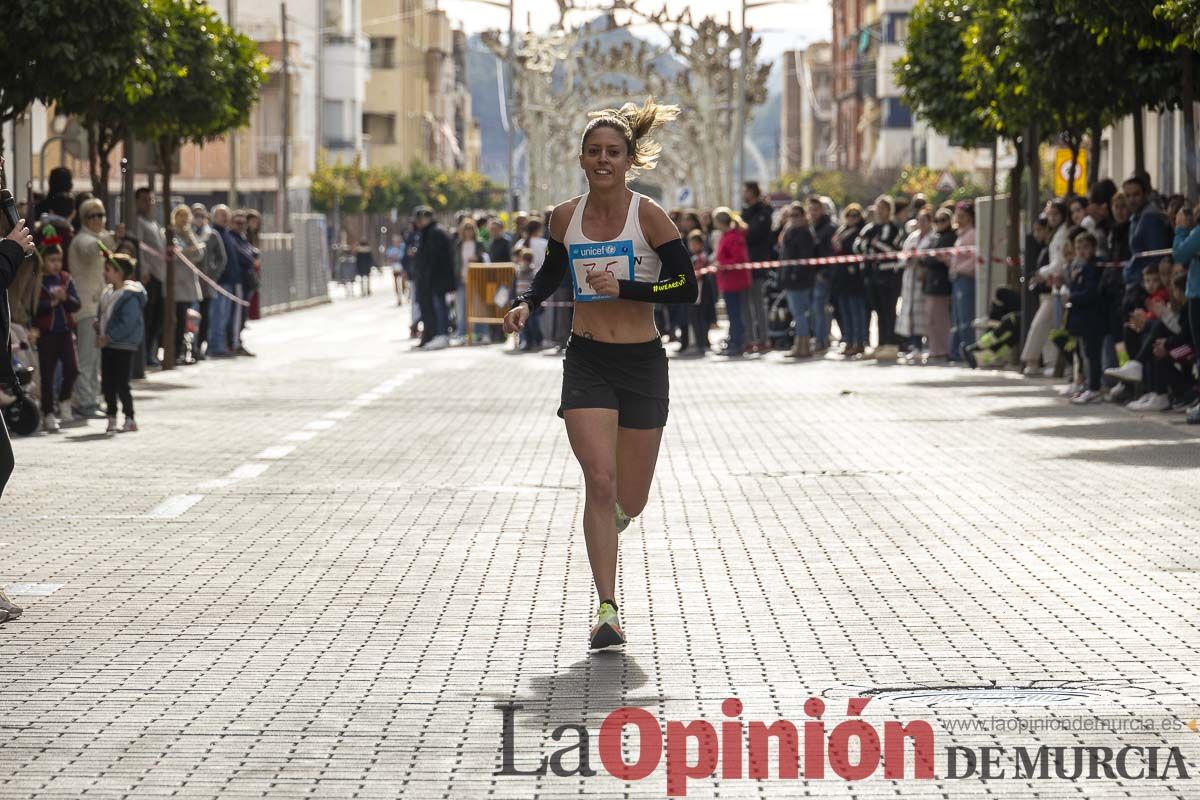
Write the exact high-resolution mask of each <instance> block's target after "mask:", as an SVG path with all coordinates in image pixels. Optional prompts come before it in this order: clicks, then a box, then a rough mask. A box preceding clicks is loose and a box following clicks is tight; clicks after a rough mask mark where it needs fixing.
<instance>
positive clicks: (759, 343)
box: [742, 181, 775, 352]
mask: <svg viewBox="0 0 1200 800" xmlns="http://www.w3.org/2000/svg"><path fill="white" fill-rule="evenodd" d="M742 200H743V201H744V202H745V203H746V206H745V207H744V208H743V209H742V222H745V223H746V251H747V252H748V254H749V256H750V260H751V261H771V260H773V259H774V257H775V254H774V253H773V252H772V251H771V245H772V243H773V240H772V237H771V206H770V204H768V203H767V202H766V201H764V200H763V199H762V190H761V189H759V188H758V183H757V182H756V181H747V182H746V184H745V186H744V188H743V189H742ZM772 272H773V270H769V269H756V270H751V272H750V275H751V277H752V282H751V284H750V289H749V291H747V292H746V304H747V306H749V318H748V319H747V321H746V329H747V340H748V343H749V345H750V347H751V352H766V351H767V350H769V349H770V345H769V344H768V342H767V300H766V297H765V295H764V293H763V287H764V286H766V283H767V279H768V278H770V277H771V273H772Z"/></svg>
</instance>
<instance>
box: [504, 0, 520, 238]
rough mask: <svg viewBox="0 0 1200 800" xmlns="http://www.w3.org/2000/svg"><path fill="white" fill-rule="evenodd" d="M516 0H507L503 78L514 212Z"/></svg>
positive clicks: (513, 208) (510, 197)
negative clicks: (513, 111)
mask: <svg viewBox="0 0 1200 800" xmlns="http://www.w3.org/2000/svg"><path fill="white" fill-rule="evenodd" d="M515 2H516V0H508V54H507V56H506V58H505V63H504V73H505V75H504V79H505V81H506V82H507V84H508V85H507V87H506V88H505V90H504V97H505V100H504V116H505V121H506V122H507V125H505V127H506V128H507V129H508V210H509V211H510V212H512V213H514V214H515V213H516V210H517V192H516V185H515V184H514V183H513V175H514V174H515V172H516V166H515V165H514V164H513V150H514V146H513V113H512V105H513V61H514V60H515V58H516V51H515V48H514V42H513V39H514V35H513V31H514V26H513V5H514V4H515Z"/></svg>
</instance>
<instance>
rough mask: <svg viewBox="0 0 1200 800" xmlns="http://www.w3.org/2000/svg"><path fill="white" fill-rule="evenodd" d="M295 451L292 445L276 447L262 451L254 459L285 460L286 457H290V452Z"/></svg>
mask: <svg viewBox="0 0 1200 800" xmlns="http://www.w3.org/2000/svg"><path fill="white" fill-rule="evenodd" d="M295 449H296V448H295V446H293V445H276V446H274V447H268V448H267V449H265V450H263V451H262V452H261V453H259V454H258V455H256V456H255V458H266V459H275V458H286V457H287V456H289V455H291V453H292V451H293V450H295Z"/></svg>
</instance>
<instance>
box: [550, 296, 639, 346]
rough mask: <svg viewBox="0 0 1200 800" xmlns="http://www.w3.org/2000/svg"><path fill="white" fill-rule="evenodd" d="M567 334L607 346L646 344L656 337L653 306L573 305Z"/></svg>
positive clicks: (622, 303) (618, 302)
mask: <svg viewBox="0 0 1200 800" xmlns="http://www.w3.org/2000/svg"><path fill="white" fill-rule="evenodd" d="M571 333H572V335H574V336H582V337H584V338H587V339H595V340H596V341H597V342H609V343H610V344H637V343H639V342H648V341H650V340H651V339H655V338H657V337H658V328H656V327H655V326H654V305H653V304H651V303H638V302H635V301H632V300H601V301H597V302H592V303H576V304H575V315H574V317H573V318H572V322H571Z"/></svg>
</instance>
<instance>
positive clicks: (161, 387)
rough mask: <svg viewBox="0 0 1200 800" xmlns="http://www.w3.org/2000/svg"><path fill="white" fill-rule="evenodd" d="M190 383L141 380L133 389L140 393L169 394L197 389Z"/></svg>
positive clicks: (136, 382)
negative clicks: (177, 390)
mask: <svg viewBox="0 0 1200 800" xmlns="http://www.w3.org/2000/svg"><path fill="white" fill-rule="evenodd" d="M195 388H196V387H195V386H193V385H192V384H190V383H167V382H166V381H149V380H139V381H135V382H134V384H133V389H134V390H135V391H139V392H169V391H173V390H175V389H195Z"/></svg>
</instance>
